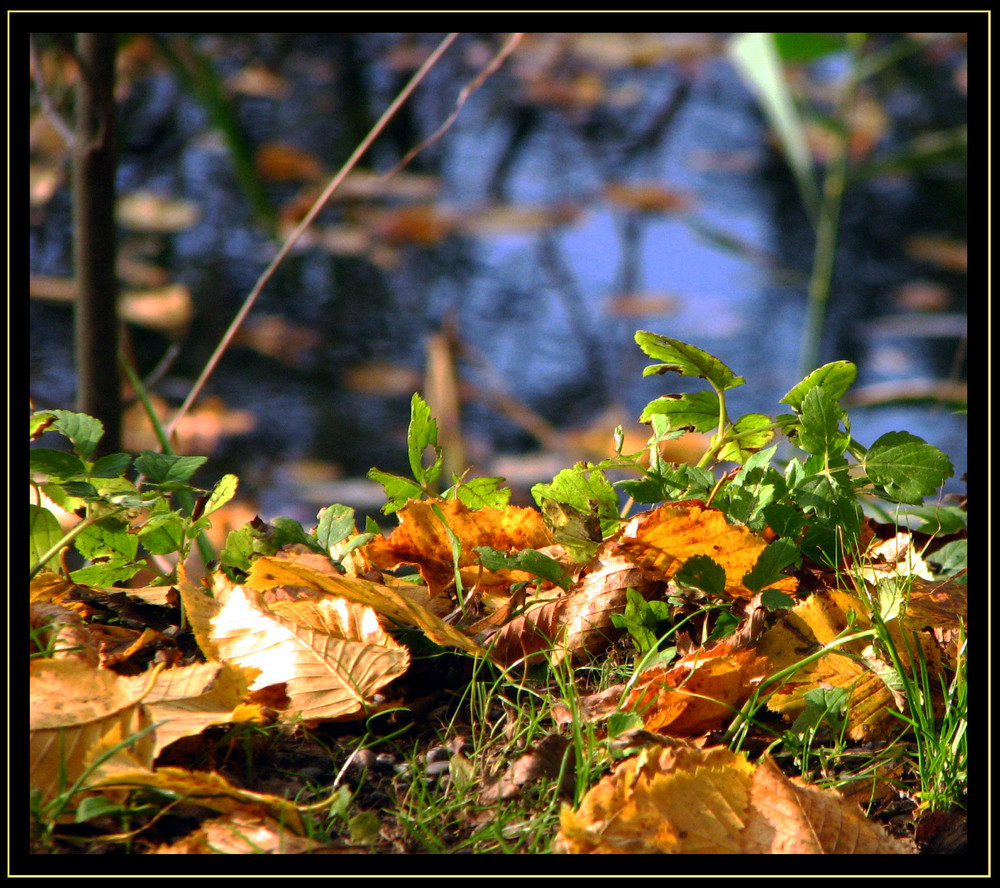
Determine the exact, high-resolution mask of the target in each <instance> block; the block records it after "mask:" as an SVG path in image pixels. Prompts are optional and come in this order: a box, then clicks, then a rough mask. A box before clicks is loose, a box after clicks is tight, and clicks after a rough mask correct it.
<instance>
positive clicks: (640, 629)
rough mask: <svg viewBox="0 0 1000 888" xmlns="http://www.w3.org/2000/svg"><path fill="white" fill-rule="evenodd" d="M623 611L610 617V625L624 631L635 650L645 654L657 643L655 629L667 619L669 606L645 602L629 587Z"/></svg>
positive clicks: (663, 602) (663, 603)
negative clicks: (630, 638)
mask: <svg viewBox="0 0 1000 888" xmlns="http://www.w3.org/2000/svg"><path fill="white" fill-rule="evenodd" d="M625 599H626V603H625V610H624V612H623V613H621V614H612V615H611V624H612V625H613V626H615V627H616V628H618V629H625V630H626V631H627V632H628V634H629V635H630V636H631V637H632V641H633V642H634V643H635V647H636V650H638V651H639V653H640V654H645V653H646V652H648V651H651V650H653V649H654V648H655V647H656V646H657V644H658V643H659V638H658V636H657V629H658V627H659V625H660V623H662V622H664V621H665V620H667V619H669V617H670V606H669V605H668V604H667V602H665V601H657V600H655V599H654V600H652V601H647V600H646V599H645V598H643V597H642V595H640V594H639V593H638V592H637V591H636V590H635V589H633V588H632V587H631V586H630V587H629V588H627V589H626V590H625Z"/></svg>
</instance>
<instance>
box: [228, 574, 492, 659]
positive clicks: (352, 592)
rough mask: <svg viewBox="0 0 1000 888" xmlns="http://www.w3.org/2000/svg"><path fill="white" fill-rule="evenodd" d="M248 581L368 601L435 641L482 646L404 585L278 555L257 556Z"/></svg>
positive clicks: (472, 649) (473, 650) (477, 650)
mask: <svg viewBox="0 0 1000 888" xmlns="http://www.w3.org/2000/svg"><path fill="white" fill-rule="evenodd" d="M246 585H247V587H248V588H251V589H257V590H260V591H263V590H266V589H272V588H274V587H275V586H299V587H303V588H306V589H314V590H316V591H318V592H323V593H326V594H328V595H333V596H337V597H341V598H345V599H347V600H348V601H352V602H354V603H356V604H362V605H366V606H367V607H370V608H372V609H373V610H374V611H375V612H376V613H379V614H382V615H384V616H386V617H389V618H390V619H392V620H396V621H397V622H400V623H404V624H406V625H407V626H416V627H417V628H419V629H422V630H423V632H424V634H425V635H426V636H427V637H428V638H429V639H430V640H431V641H433V642H434V643H435V644H440V645H444V646H448V645H450V646H452V647H458V648H461V649H462V650H464V651H466V652H468V653H470V654H476V655H480V656H481V655H482V654H483V649H482V648H481V647H480V646H479V645H478V644H476V642H475V641H473V640H472V639H471V638H469V636H467V635H466V634H465V633H464V632H460V631H459V630H458V629H456V628H455V627H454V626H450V625H449V624H448V623H445V622H444V620H442V619H441V618H440V617H438V616H435V615H434V614H433V613H431V611H430V610H428V609H427V608H425V607H422V606H421V605H420V604H419V603H417V602H416V601H414V600H413V599H411V598H410V597H408V596H407V595H406V594H405V593H404V591H402V590H403V589H405V588H406V587H405V586H398V587H392V586H385V585H382V584H381V583H372V582H369V581H368V580H363V579H360V578H358V577H338V576H326V575H324V574H322V573H320V572H319V571H316V570H314V569H312V568H309V567H304V566H302V565H299V564H295V563H293V562H289V561H282V560H280V559H277V558H258V559H257V560H256V561H255V562H254V563H253V566H252V567H251V568H250V574H249V576H248V577H247V581H246Z"/></svg>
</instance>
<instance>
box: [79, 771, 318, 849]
mask: <svg viewBox="0 0 1000 888" xmlns="http://www.w3.org/2000/svg"><path fill="white" fill-rule="evenodd" d="M94 785H95V786H101V787H104V788H111V787H116V786H121V787H127V788H135V787H136V786H148V787H149V788H150V789H158V790H161V791H163V792H167V793H170V794H171V795H173V796H175V797H179V798H184V799H188V800H190V801H192V802H195V803H196V804H198V805H201V806H203V807H205V808H211V809H212V810H213V811H219V812H221V813H234V812H238V811H245V810H246V809H247V806H255V807H259V808H262V809H263V810H265V811H267V813H268V814H270V816H272V817H274V818H275V819H276V820H278V821H279V822H280V823H283V824H284V825H285V826H287V827H288V828H290V829H292V830H294V831H295V832H296V833H298V834H299V835H302V834H304V832H305V829H304V827H303V824H302V816H301V815H300V814H299V809H298V808H297V807H296V805H295V804H294V803H293V802H291V801H289V800H288V799H283V798H281V797H279V796H274V795H268V794H266V793H259V792H251V791H250V790H247V789H241V788H240V787H238V786H234V785H233V784H231V783H230V782H229V781H228V780H227V779H226V778H225V777H223V776H222V775H221V774H218V773H216V772H214V771H186V770H184V769H183V768H172V767H165V768H157V769H156V770H155V771H146V770H135V769H133V770H128V769H126V768H118V769H115V770H114V771H110V770H109V771H108V772H107V773H105V774H103V775H102V778H101V780H100V781H97V782H95V784H94Z"/></svg>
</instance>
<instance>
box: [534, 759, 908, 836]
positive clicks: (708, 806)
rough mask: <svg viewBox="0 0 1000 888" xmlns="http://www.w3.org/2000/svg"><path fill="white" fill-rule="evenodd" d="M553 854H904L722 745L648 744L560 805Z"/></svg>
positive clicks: (861, 822)
mask: <svg viewBox="0 0 1000 888" xmlns="http://www.w3.org/2000/svg"><path fill="white" fill-rule="evenodd" d="M554 849H555V850H556V851H557V852H561V853H577V854H595V853H596V854H613V853H630V854H649V853H660V854H663V853H666V854H782V853H801V854H805V853H826V854H830V853H840V854H872V853H877V854H905V853H913V852H914V850H915V849H913V848H912V847H911V846H909V845H906V844H904V843H902V842H899V841H897V840H896V839H893V838H891V837H890V836H888V835H887V834H886V833H885V832H884V831H883V830H882V829H881V828H880V827H879V826H877V825H876V824H874V823H872V822H871V821H869V820H867V819H866V818H865V816H864V814H863V813H862V811H861V809H860V808H859V807H858V806H857V805H856V804H854V803H853V802H848V801H847V800H846V799H844V798H843V797H842V796H840V794H839V793H837V792H834V791H832V790H820V789H817V788H815V787H812V786H809V785H808V784H805V783H803V782H802V781H800V780H797V779H790V778H788V777H786V776H785V775H784V774H783V773H782V772H781V771H780V770H779V769H778V768H777V766H775V765H774V763H773V762H772V761H771V760H770V759H769V758H767V757H765V758H764V760H763V762H762V763H761V764H759V765H757V766H754V765H752V764H750V763H749V761H748V760H747V758H746V755H745V754H743V753H734V752H731V751H730V750H729V749H727V748H725V747H714V748H711V749H699V748H697V747H695V746H693V745H691V744H688V743H685V742H683V741H674V742H673V744H672V745H670V746H666V747H664V746H661V745H651V746H645V747H643V748H641V749H640V750H639V752H638V754H636V755H634V756H632V757H631V758H628V759H626V760H625V761H624V762H622V763H621V764H619V765H618V766H617V767H616V768H615V770H614V772H613V773H612V774H610V775H608V776H607V777H605V778H603V779H602V780H601V781H600V783H598V784H597V786H595V787H593V788H592V789H591V790H590V791H589V792H588V793H587V795H586V796H584V798H583V801H582V802H581V803H580V807H579V809H577V810H575V811H574V810H573V809H572V808H571V807H570V806H568V805H566V806H564V807H563V809H562V813H561V816H560V830H559V834H558V835H557V837H556V841H555V845H554Z"/></svg>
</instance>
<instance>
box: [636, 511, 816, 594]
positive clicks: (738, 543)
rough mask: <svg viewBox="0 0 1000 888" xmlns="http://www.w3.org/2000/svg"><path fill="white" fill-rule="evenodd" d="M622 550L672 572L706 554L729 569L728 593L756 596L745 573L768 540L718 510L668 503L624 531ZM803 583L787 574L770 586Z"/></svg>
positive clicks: (652, 566)
mask: <svg viewBox="0 0 1000 888" xmlns="http://www.w3.org/2000/svg"><path fill="white" fill-rule="evenodd" d="M620 546H621V550H622V552H623V553H624V554H626V555H628V557H629V558H631V559H632V560H633V561H634V562H635V563H636V564H639V565H641V566H642V567H645V568H647V569H649V570H658V571H661V572H662V573H663V574H664V576H666V577H668V578H669V577H672V576H673V575H674V574H676V573H677V571H679V570H680V569H681V567H683V565H684V563H685V562H686V561H687V560H688V559H689V558H693V557H694V556H695V555H707V556H708V557H710V558H711V559H712V560H713V561H715V562H716V563H717V564H718V565H719V566H721V567H722V568H723V569H724V570H725V572H726V592H727V593H728V594H730V595H734V596H737V597H740V598H753V596H754V592H753V591H752V590H750V589H748V588H747V587H746V586H745V585H743V576H744V574H746V573H748V572H749V571H750V569H751V568H752V567H753V566H754V565H755V564H756V563H757V559H758V558H759V557H760V553H761V552H762V551H764V548H765V546H767V542H766V541H765V540H764V539H763V538H762V537H759V536H757V535H756V534H754V533H752V532H751V531H750V530H748V529H747V528H746V527H741V526H738V525H735V524H728V523H727V522H726V519H725V516H724V515H723V514H722V512H720V511H719V510H718V509H706V508H705V507H704V506H703V505H701V504H700V503H699V504H694V503H692V502H686V503H666V504H665V505H662V506H660V507H659V508H657V509H653V510H652V511H650V512H644V513H643V514H641V515H637V516H636V517H635V518H633V519H632V520H631V521H630V522H629V523H628V525H626V527H625V529H624V531H623V532H622V536H621V542H620ZM797 586H798V582H797V581H796V579H795V578H794V577H786V578H785V579H783V580H780V581H778V582H777V583H772V584H771V585H770V586H768V587H767V588H769V589H780V590H781V591H783V592H788V593H792V592H794V591H795V589H796V588H797Z"/></svg>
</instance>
